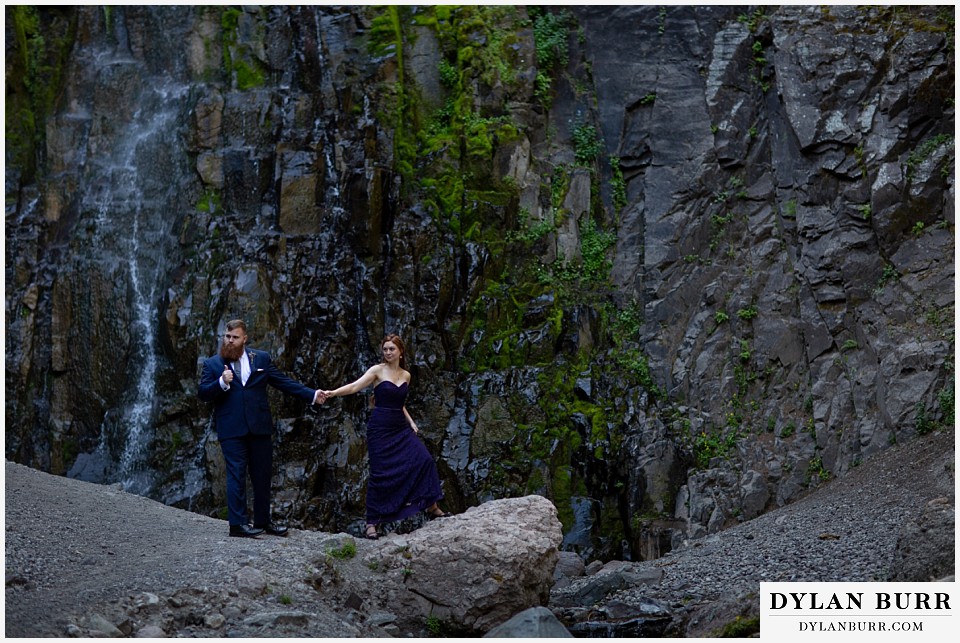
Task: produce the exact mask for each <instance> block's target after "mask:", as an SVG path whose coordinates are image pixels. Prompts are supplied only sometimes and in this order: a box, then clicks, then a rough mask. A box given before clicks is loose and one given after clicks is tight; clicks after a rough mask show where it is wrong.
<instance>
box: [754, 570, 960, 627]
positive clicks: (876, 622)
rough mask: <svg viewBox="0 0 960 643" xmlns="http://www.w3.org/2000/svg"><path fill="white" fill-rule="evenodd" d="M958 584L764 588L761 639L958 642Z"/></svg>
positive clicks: (780, 585)
mask: <svg viewBox="0 0 960 643" xmlns="http://www.w3.org/2000/svg"><path fill="white" fill-rule="evenodd" d="M958 601H960V595H958V593H957V584H956V583H955V582H954V583H760V638H761V639H768V640H773V639H775V638H776V637H788V638H787V640H788V641H791V642H792V641H797V640H802V639H804V638H807V637H809V638H810V640H811V641H813V640H818V641H822V640H823V639H822V637H832V636H835V637H837V638H836V640H838V641H839V640H842V641H845V642H846V641H851V640H864V641H866V640H870V641H873V640H876V639H877V638H878V637H897V638H898V639H899V640H907V641H920V640H929V641H940V640H945V639H949V640H955V639H954V637H955V636H956V632H957V629H958V627H960V623H958V622H957V621H956V620H955V619H954V608H955V606H956V604H957V602H958Z"/></svg>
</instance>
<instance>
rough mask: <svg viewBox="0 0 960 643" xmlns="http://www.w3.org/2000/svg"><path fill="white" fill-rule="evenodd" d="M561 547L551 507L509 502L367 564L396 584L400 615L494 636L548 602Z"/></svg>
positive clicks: (530, 499) (403, 543) (425, 531)
mask: <svg viewBox="0 0 960 643" xmlns="http://www.w3.org/2000/svg"><path fill="white" fill-rule="evenodd" d="M561 540H562V532H561V527H560V521H559V520H558V519H557V510H556V507H554V506H553V504H552V503H551V502H550V501H549V500H547V499H546V498H543V497H542V496H526V497H523V498H507V499H503V500H493V501H491V502H487V503H484V504H482V505H480V506H479V507H472V508H470V509H468V510H467V511H466V512H465V513H463V514H459V515H455V516H450V517H449V518H443V519H440V520H434V521H433V522H431V523H429V524H427V525H425V526H424V527H422V528H421V529H418V530H417V531H415V532H413V533H410V534H403V535H391V536H389V537H387V538H385V539H383V540H381V543H380V546H379V547H377V548H376V550H374V551H373V552H371V553H370V554H368V555H367V556H366V558H365V562H366V564H367V565H368V566H369V567H371V568H375V569H378V570H380V571H382V572H384V573H386V574H387V575H388V576H389V577H390V578H391V579H392V580H394V581H395V582H393V583H385V584H384V587H385V588H387V589H386V591H388V592H390V593H392V594H393V596H390V597H387V603H388V604H390V605H393V606H394V608H395V609H396V610H397V611H398V612H401V613H405V614H406V615H407V616H408V617H410V618H414V619H416V618H420V620H421V621H422V620H423V619H424V618H426V617H431V618H435V619H439V621H441V622H442V623H444V624H445V626H447V627H449V628H452V629H456V630H461V631H471V630H472V631H480V632H486V631H488V630H490V629H491V628H493V627H495V626H496V625H499V624H500V623H503V622H505V621H507V620H508V619H510V618H511V617H512V616H514V615H515V614H517V613H519V612H522V611H523V610H525V609H528V608H530V607H535V606H540V605H545V604H546V603H547V602H548V600H549V598H550V588H551V586H552V585H553V583H554V580H553V570H554V567H556V564H557V560H558V558H559V551H558V549H557V547H558V546H559V545H560V542H561Z"/></svg>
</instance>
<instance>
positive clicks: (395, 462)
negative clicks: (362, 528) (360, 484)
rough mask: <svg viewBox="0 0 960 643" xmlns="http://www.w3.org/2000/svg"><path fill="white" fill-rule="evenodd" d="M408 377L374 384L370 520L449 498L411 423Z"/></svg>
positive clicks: (375, 521)
mask: <svg viewBox="0 0 960 643" xmlns="http://www.w3.org/2000/svg"><path fill="white" fill-rule="evenodd" d="M407 389H408V387H407V383H406V382H404V383H403V384H401V385H400V386H397V385H396V384H394V383H393V382H390V381H388V380H384V381H383V382H380V383H379V384H377V386H376V388H374V389H373V397H374V401H375V402H376V407H375V408H374V409H373V411H372V412H371V414H370V419H369V420H368V421H367V454H368V456H369V458H370V478H369V480H368V481H367V522H368V523H370V524H374V525H376V524H380V523H384V522H391V521H394V520H402V519H404V518H406V517H408V516H412V515H413V514H415V513H417V512H418V511H423V510H424V509H426V508H427V507H429V506H430V505H432V504H433V503H435V502H437V501H438V500H442V499H443V493H442V492H441V491H440V476H439V475H438V474H437V466H436V464H435V463H434V461H433V456H431V455H430V452H429V451H427V447H426V446H424V444H423V442H421V441H420V438H419V437H418V436H417V434H416V433H414V432H413V429H411V428H410V425H409V423H408V422H407V418H406V416H405V415H404V414H403V405H404V402H405V401H406V399H407Z"/></svg>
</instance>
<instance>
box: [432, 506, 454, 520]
mask: <svg viewBox="0 0 960 643" xmlns="http://www.w3.org/2000/svg"><path fill="white" fill-rule="evenodd" d="M437 511H438V512H440V513H435V512H433V511H430V510H427V516H429V517H430V520H434V519H436V518H448V517H449V516H450V514H448V513H447V512H446V511H444V510H443V509H441V508H440V507H437Z"/></svg>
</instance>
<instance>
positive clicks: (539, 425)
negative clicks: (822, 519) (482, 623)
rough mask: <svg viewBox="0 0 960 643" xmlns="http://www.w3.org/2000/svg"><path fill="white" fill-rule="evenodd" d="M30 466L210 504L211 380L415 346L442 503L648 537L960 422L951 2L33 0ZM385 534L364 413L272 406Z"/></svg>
mask: <svg viewBox="0 0 960 643" xmlns="http://www.w3.org/2000/svg"><path fill="white" fill-rule="evenodd" d="M5 11H6V15H7V39H6V52H7V56H6V61H7V70H6V74H7V86H8V90H7V97H8V98H7V105H8V107H7V114H8V117H7V124H6V138H7V145H6V176H5V179H6V194H7V214H6V229H7V245H6V267H5V270H6V273H5V276H6V289H7V291H6V295H7V298H6V301H7V307H6V349H7V351H6V352H7V362H6V367H7V370H6V382H5V384H6V391H7V406H6V419H7V430H6V454H7V457H8V458H9V459H12V460H16V461H17V462H21V463H24V464H28V465H30V466H33V467H36V468H40V469H43V470H47V471H51V472H54V473H58V474H66V475H71V476H74V477H80V478H83V479H87V480H94V481H122V482H123V483H124V485H125V487H126V488H128V489H130V490H133V491H137V492H138V493H143V494H145V495H149V496H151V497H155V498H158V499H161V500H163V501H164V502H167V503H169V504H174V505H177V506H181V507H186V508H190V509H193V510H194V511H198V512H202V513H214V512H216V511H218V510H219V508H220V507H221V506H222V504H223V501H222V498H221V494H222V491H223V481H222V471H221V468H220V464H219V448H218V446H217V445H216V442H215V438H214V436H213V432H212V427H211V426H210V413H209V409H208V408H207V407H205V406H204V405H203V404H201V403H200V402H198V401H197V400H196V398H195V387H196V377H197V374H198V363H199V360H200V359H201V358H203V357H204V356H206V355H208V354H210V353H212V352H213V351H215V350H216V346H217V337H218V335H219V334H220V333H221V332H222V329H223V324H224V322H225V321H226V320H228V319H230V318H233V317H243V318H245V319H246V320H247V322H248V324H249V325H250V327H251V331H252V336H253V340H254V343H255V345H256V346H258V347H259V348H262V349H265V350H268V351H271V352H272V353H273V354H274V356H275V359H276V361H277V363H278V364H279V365H280V367H281V368H283V369H284V370H285V371H287V372H289V373H291V374H292V375H293V376H295V377H296V378H297V379H300V380H301V381H304V382H305V383H307V384H310V385H315V386H318V387H319V386H323V387H332V386H334V385H338V384H340V383H343V382H345V381H349V380H352V379H354V378H356V377H357V376H359V375H360V374H361V373H362V371H363V370H364V369H365V368H366V367H367V366H369V365H370V364H372V363H374V362H375V361H376V360H377V359H378V350H377V349H378V344H379V339H380V337H381V336H382V335H383V334H384V333H387V332H398V333H400V334H401V335H402V336H403V337H404V339H405V340H406V342H407V344H408V348H409V349H410V351H411V358H412V364H413V366H412V370H413V377H414V386H413V388H412V391H411V392H412V396H411V399H410V404H409V409H410V410H411V412H412V413H413V414H414V415H415V416H416V417H417V418H418V424H419V425H420V427H421V429H422V433H423V435H424V437H425V440H426V441H427V444H428V447H429V448H430V449H431V450H432V452H434V453H435V454H436V455H437V458H438V462H439V466H440V469H441V475H442V477H443V481H444V489H445V493H446V494H447V497H448V504H449V505H450V506H451V507H452V508H455V509H463V508H465V507H467V506H472V505H476V504H479V503H480V502H481V501H483V500H487V499H491V498H500V497H508V496H524V495H528V494H541V495H544V496H546V497H548V498H550V499H552V500H553V501H554V502H555V503H556V505H557V507H558V509H559V513H560V519H561V521H562V523H563V526H564V533H565V537H564V547H565V548H567V549H572V550H576V551H579V552H580V553H582V554H583V555H584V556H597V557H619V558H632V559H639V558H651V557H655V556H658V555H661V554H663V553H665V552H666V551H668V550H669V549H670V548H671V547H672V546H673V545H674V543H675V542H676V540H677V539H678V538H680V537H681V536H691V537H696V536H699V535H703V534H706V533H710V532H715V531H717V530H720V529H722V528H724V527H725V526H728V525H730V524H731V523H733V522H735V521H737V520H743V519H749V518H752V517H754V516H756V515H758V514H759V513H762V512H763V511H765V510H768V509H770V508H772V507H775V506H778V505H782V504H785V503H789V502H790V501H792V500H795V499H797V498H799V497H800V496H802V495H803V494H804V493H805V492H806V491H807V490H808V489H810V488H811V487H815V486H816V485H817V484H819V482H820V481H822V480H824V479H827V478H829V477H832V476H842V475H844V474H845V473H846V472H847V471H848V470H850V468H851V467H855V466H856V465H857V464H858V463H859V462H861V461H862V460H863V459H864V458H866V457H868V456H869V455H871V454H872V453H875V452H877V451H879V450H882V449H883V448H885V447H886V446H887V445H889V444H892V443H894V442H897V441H902V440H909V439H911V438H912V437H913V436H915V435H917V434H918V433H926V432H929V431H930V430H932V429H934V428H936V427H937V426H939V425H941V424H945V423H946V424H952V422H953V403H954V400H953V320H954V299H953V293H954V287H953V285H954V281H953V280H954V277H953V265H954V264H953V256H954V231H953V226H954V213H953V203H954V197H955V194H954V138H953V132H954V103H953V96H954V32H953V29H954V26H953V14H952V12H950V11H949V9H948V8H945V7H935V6H934V7H911V8H905V7H868V8H861V7H857V8H855V7H819V6H818V7H780V8H759V9H757V8H753V7H726V6H725V7H682V6H676V7H663V8H660V7H646V6H643V7H640V6H629V7H627V6H624V7H582V8H576V9H574V8H571V9H569V10H556V11H555V10H553V9H547V10H537V9H535V8H532V7H517V8H513V7H461V8H441V7H435V8H434V7H429V8H411V7H388V8H379V9H378V8H373V7H320V6H316V7H283V6H270V7H244V8H240V9H236V8H224V7H113V8H103V7H69V8H43V7H7V8H5ZM273 404H274V411H275V416H276V417H277V418H278V427H277V428H278V432H277V433H278V435H277V444H278V451H277V475H276V478H275V500H276V503H275V510H276V512H277V514H278V515H279V516H280V517H282V518H283V519H285V520H288V521H290V522H291V523H293V524H294V525H297V526H301V527H307V528H323V529H327V530H340V529H348V528H353V527H354V526H355V524H357V523H359V522H360V521H361V520H362V515H363V511H362V507H363V488H364V482H365V468H364V467H365V463H364V441H363V427H364V422H365V417H366V405H367V399H366V396H355V397H353V398H347V399H343V400H335V401H334V402H333V403H330V404H328V405H327V406H325V407H323V408H320V409H315V410H305V409H304V408H303V406H302V404H300V403H299V402H297V401H294V400H291V399H286V398H282V397H280V396H277V397H276V398H275V399H274V400H273Z"/></svg>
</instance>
